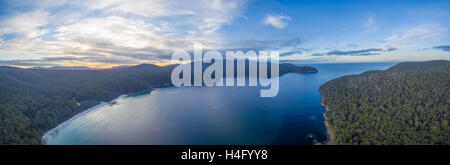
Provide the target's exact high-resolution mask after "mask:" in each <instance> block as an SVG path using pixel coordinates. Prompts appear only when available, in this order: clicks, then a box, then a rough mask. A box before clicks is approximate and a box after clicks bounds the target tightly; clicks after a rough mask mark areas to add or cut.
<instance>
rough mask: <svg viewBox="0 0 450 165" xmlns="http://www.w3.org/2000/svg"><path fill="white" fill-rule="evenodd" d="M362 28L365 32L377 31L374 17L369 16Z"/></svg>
mask: <svg viewBox="0 0 450 165" xmlns="http://www.w3.org/2000/svg"><path fill="white" fill-rule="evenodd" d="M363 25H364V27H365V28H366V32H374V31H377V30H378V23H377V21H376V20H375V16H374V15H370V16H368V17H367V18H366V20H365V21H364V22H363Z"/></svg>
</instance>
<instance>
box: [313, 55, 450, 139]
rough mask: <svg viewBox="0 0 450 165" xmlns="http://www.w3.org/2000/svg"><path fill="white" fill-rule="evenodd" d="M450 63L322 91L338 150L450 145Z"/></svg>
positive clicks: (349, 79)
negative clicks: (354, 146)
mask: <svg viewBox="0 0 450 165" xmlns="http://www.w3.org/2000/svg"><path fill="white" fill-rule="evenodd" d="M449 81H450V62H449V61H444V60H440V61H427V62H404V63H399V64H397V65H395V66H393V67H391V68H389V69H387V70H385V71H368V72H365V73H362V74H359V75H350V76H343V77H340V78H337V79H334V80H331V81H329V82H327V83H325V84H324V85H322V86H321V87H320V88H319V90H320V91H321V92H322V94H323V103H324V104H325V105H326V106H327V107H328V108H329V111H327V112H326V113H325V114H326V116H327V117H328V123H329V124H330V127H331V132H332V133H333V135H334V137H335V141H334V144H450V128H449V125H448V123H449V118H448V116H449V105H450V91H449V88H450V84H449Z"/></svg>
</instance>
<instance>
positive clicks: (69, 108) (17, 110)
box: [0, 64, 317, 144]
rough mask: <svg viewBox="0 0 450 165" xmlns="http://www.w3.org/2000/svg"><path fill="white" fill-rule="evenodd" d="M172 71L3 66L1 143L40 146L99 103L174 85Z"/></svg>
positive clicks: (284, 69) (286, 68)
mask: <svg viewBox="0 0 450 165" xmlns="http://www.w3.org/2000/svg"><path fill="white" fill-rule="evenodd" d="M174 67H176V65H169V66H165V67H159V66H156V65H151V64H141V65H137V66H133V67H126V68H115V69H106V70H87V69H86V68H74V69H70V68H63V69H60V68H50V69H44V68H35V69H21V68H15V67H7V66H0V144H39V143H40V139H41V136H42V135H43V134H44V132H45V131H47V130H49V129H51V128H53V127H55V126H57V125H58V124H59V123H61V122H63V121H65V120H67V119H69V118H70V117H72V116H74V115H75V114H77V113H79V112H81V111H83V110H85V109H88V108H90V107H92V106H95V105H97V104H99V103H100V102H101V101H110V100H112V99H114V98H116V97H118V96H120V95H122V94H129V93H135V92H140V91H145V90H151V88H152V87H154V86H162V85H165V84H170V75H171V71H172V70H173V68H174ZM289 72H296V73H314V72H317V70H316V69H315V68H312V67H297V66H295V65H292V64H281V65H280V74H281V75H282V74H286V73H289Z"/></svg>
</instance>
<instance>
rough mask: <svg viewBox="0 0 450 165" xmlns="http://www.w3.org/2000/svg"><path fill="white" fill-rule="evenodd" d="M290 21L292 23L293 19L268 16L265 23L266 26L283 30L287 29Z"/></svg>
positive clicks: (281, 16)
mask: <svg viewBox="0 0 450 165" xmlns="http://www.w3.org/2000/svg"><path fill="white" fill-rule="evenodd" d="M289 21H291V17H289V16H287V15H271V14H268V15H266V18H264V20H263V23H264V24H266V25H272V26H273V27H275V28H278V29H283V28H285V27H286V26H287V25H288V23H289Z"/></svg>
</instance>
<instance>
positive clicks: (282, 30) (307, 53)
mask: <svg viewBox="0 0 450 165" xmlns="http://www.w3.org/2000/svg"><path fill="white" fill-rule="evenodd" d="M449 28H450V1H448V0H442V1H439V0H436V1H433V0H428V1H425V0H422V1H414V0H407V1H406V0H404V1H402V0H396V1H392V0H391V1H383V0H373V1H370V0H364V1H363V0H361V1H351V0H347V1H329V0H328V1H326V0H303V1H302V0H299V1H288V0H280V1H274V0H247V1H245V0H193V1H176V0H148V1H145V0H144V1H142V0H128V1H121V0H91V1H83V0H79V1H69V0H37V1H35V0H20V1H19V0H7V1H3V0H2V1H0V65H13V66H22V67H32V66H89V67H112V66H117V65H134V64H139V63H155V64H168V63H170V56H171V54H172V52H173V51H177V50H190V49H192V44H193V43H195V42H197V43H202V44H203V47H204V48H206V49H213V50H224V49H226V50H229V49H233V50H240V49H243V50H248V49H255V50H278V51H280V54H281V57H280V60H283V61H287V62H293V63H330V62H382V61H422V60H435V59H446V60H450V31H449Z"/></svg>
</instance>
